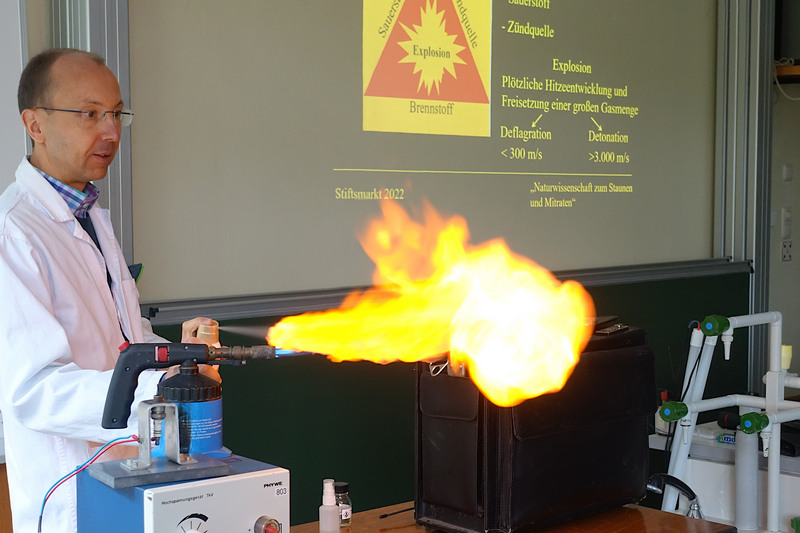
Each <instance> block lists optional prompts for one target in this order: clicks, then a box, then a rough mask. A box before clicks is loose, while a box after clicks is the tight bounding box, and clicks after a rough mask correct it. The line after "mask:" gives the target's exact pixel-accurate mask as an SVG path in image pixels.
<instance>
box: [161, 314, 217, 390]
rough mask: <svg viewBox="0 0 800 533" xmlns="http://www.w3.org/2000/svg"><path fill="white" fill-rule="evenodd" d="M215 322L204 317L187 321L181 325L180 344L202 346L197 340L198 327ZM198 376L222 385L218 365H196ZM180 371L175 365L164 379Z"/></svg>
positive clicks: (168, 370) (215, 322)
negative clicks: (200, 375)
mask: <svg viewBox="0 0 800 533" xmlns="http://www.w3.org/2000/svg"><path fill="white" fill-rule="evenodd" d="M216 324H217V321H216V320H212V319H210V318H205V317H197V318H193V319H191V320H187V321H186V322H184V323H183V324H182V325H181V342H183V343H185V344H203V341H202V340H200V339H198V338H197V330H198V329H199V328H200V326H212V325H216ZM197 367H198V370H199V372H200V374H202V375H204V376H207V377H209V378H211V379H214V380H216V381H219V382H220V383H222V376H220V375H219V371H218V370H217V369H218V365H197ZM179 371H180V366H179V365H175V366H172V367H170V368H168V369H167V373H166V375H165V376H164V379H169V378H171V377H172V376H174V375H176V374H177V373H178V372H179Z"/></svg>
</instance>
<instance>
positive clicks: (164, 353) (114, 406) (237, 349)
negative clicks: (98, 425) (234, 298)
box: [102, 342, 276, 429]
mask: <svg viewBox="0 0 800 533" xmlns="http://www.w3.org/2000/svg"><path fill="white" fill-rule="evenodd" d="M275 357H276V352H275V348H274V347H273V346H269V345H262V346H223V347H214V346H207V345H205V344H184V343H178V342H175V343H136V344H129V345H127V346H126V347H125V348H124V349H123V350H122V351H121V352H120V354H119V359H117V364H116V366H115V367H114V373H113V374H112V375H111V383H110V384H109V386H108V394H107V395H106V404H105V407H104V409H103V421H102V424H103V427H104V428H106V429H121V428H124V427H127V425H128V417H130V415H131V404H132V403H133V398H134V393H135V392H136V385H137V384H138V382H139V374H141V372H142V370H146V369H148V368H156V369H157V368H168V367H171V366H174V365H180V364H181V363H183V362H185V361H193V362H195V363H197V364H202V363H213V364H217V363H233V364H243V362H244V360H245V359H274V358H275Z"/></svg>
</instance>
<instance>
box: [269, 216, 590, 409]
mask: <svg viewBox="0 0 800 533" xmlns="http://www.w3.org/2000/svg"><path fill="white" fill-rule="evenodd" d="M381 207H382V210H383V218H382V219H377V220H374V221H372V222H371V223H370V225H369V227H368V228H367V231H366V232H365V234H364V235H363V236H362V238H361V244H362V246H363V247H364V250H365V251H366V252H367V255H369V256H370V258H371V259H372V260H373V261H374V262H375V265H376V270H375V273H374V275H373V282H374V284H375V287H373V288H371V289H368V290H365V291H357V292H354V293H352V294H350V295H349V296H348V297H347V298H346V299H345V301H344V302H343V304H342V305H341V307H340V308H339V309H335V310H332V311H324V312H317V313H307V314H304V315H300V316H293V317H287V318H285V319H283V320H281V321H280V322H279V323H278V324H276V325H275V326H274V327H272V328H271V329H270V331H269V334H268V336H267V339H268V341H269V343H270V344H272V345H273V346H279V347H281V348H284V349H290V350H298V351H310V352H316V353H323V354H327V355H328V357H329V358H330V359H331V360H332V361H335V362H340V361H357V360H368V361H373V362H376V363H389V362H392V361H406V362H411V361H424V360H434V359H442V358H443V357H444V356H445V355H447V354H449V355H448V357H449V362H450V365H451V366H454V367H459V365H463V368H464V369H465V370H466V372H467V373H468V374H469V376H470V377H471V378H472V380H473V381H474V382H475V383H476V385H477V386H478V387H479V388H480V389H481V391H482V392H483V393H484V395H486V397H487V398H488V399H489V400H491V401H492V402H493V403H495V404H497V405H499V406H503V407H508V406H512V405H516V404H518V403H520V402H522V401H524V400H526V399H528V398H533V397H535V396H539V395H541V394H545V393H548V392H555V391H558V390H560V389H561V388H562V387H563V386H564V383H566V381H567V379H568V378H569V376H570V374H571V373H572V369H573V368H574V367H575V365H576V364H577V363H578V359H579V357H580V352H581V350H582V349H583V348H584V346H585V345H586V343H587V342H588V340H589V337H590V335H591V332H592V326H591V319H592V317H593V316H594V306H593V303H592V300H591V298H590V297H589V295H588V293H587V292H586V291H585V290H584V289H583V287H581V285H580V284H578V283H577V282H573V281H567V282H565V283H561V282H559V281H558V280H556V279H555V277H554V276H553V275H552V274H551V273H550V272H548V271H547V270H545V269H544V268H542V267H541V266H539V265H537V264H536V263H534V262H533V261H531V260H530V259H527V258H524V257H521V256H518V255H515V254H514V253H513V252H511V251H510V250H509V249H508V247H507V246H506V244H505V242H504V241H502V240H500V239H497V240H493V241H489V242H486V243H484V244H481V245H478V246H470V245H469V244H467V241H468V237H469V230H468V229H467V224H466V222H465V221H464V219H463V218H461V217H458V216H454V217H452V218H450V219H448V220H444V219H443V218H442V217H441V216H440V215H439V214H438V213H437V212H436V210H435V209H434V208H433V207H432V206H431V205H430V204H429V203H427V202H426V203H425V204H424V210H423V215H424V216H423V220H424V224H420V223H417V222H414V221H413V220H411V218H410V217H409V215H408V214H407V213H406V211H405V210H404V209H403V208H402V207H400V206H399V204H397V203H394V202H390V201H384V202H383V203H382V204H381Z"/></svg>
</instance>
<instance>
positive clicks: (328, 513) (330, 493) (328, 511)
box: [319, 479, 339, 533]
mask: <svg viewBox="0 0 800 533" xmlns="http://www.w3.org/2000/svg"><path fill="white" fill-rule="evenodd" d="M319 533H339V506H338V505H336V493H335V492H334V489H333V480H332V479H323V480H322V505H320V506H319Z"/></svg>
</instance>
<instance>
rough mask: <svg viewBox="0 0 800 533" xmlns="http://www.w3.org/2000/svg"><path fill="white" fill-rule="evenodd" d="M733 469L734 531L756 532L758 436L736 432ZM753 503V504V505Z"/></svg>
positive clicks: (758, 510) (742, 410)
mask: <svg viewBox="0 0 800 533" xmlns="http://www.w3.org/2000/svg"><path fill="white" fill-rule="evenodd" d="M752 410H753V409H752V408H751V407H741V408H740V409H739V414H740V415H743V414H745V413H748V412H751V411H752ZM735 442H736V444H735V450H734V462H733V464H734V467H735V471H736V491H735V500H734V501H735V502H736V506H735V508H734V514H735V521H734V524H735V525H736V529H737V530H738V531H758V530H759V529H760V527H761V525H760V519H761V508H760V505H759V504H760V502H761V496H760V494H759V492H760V491H759V489H760V487H761V483H760V482H759V479H758V477H759V476H758V435H756V434H755V433H754V434H751V435H748V434H747V433H745V432H744V431H741V430H736V441H735ZM754 502H755V504H754Z"/></svg>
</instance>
